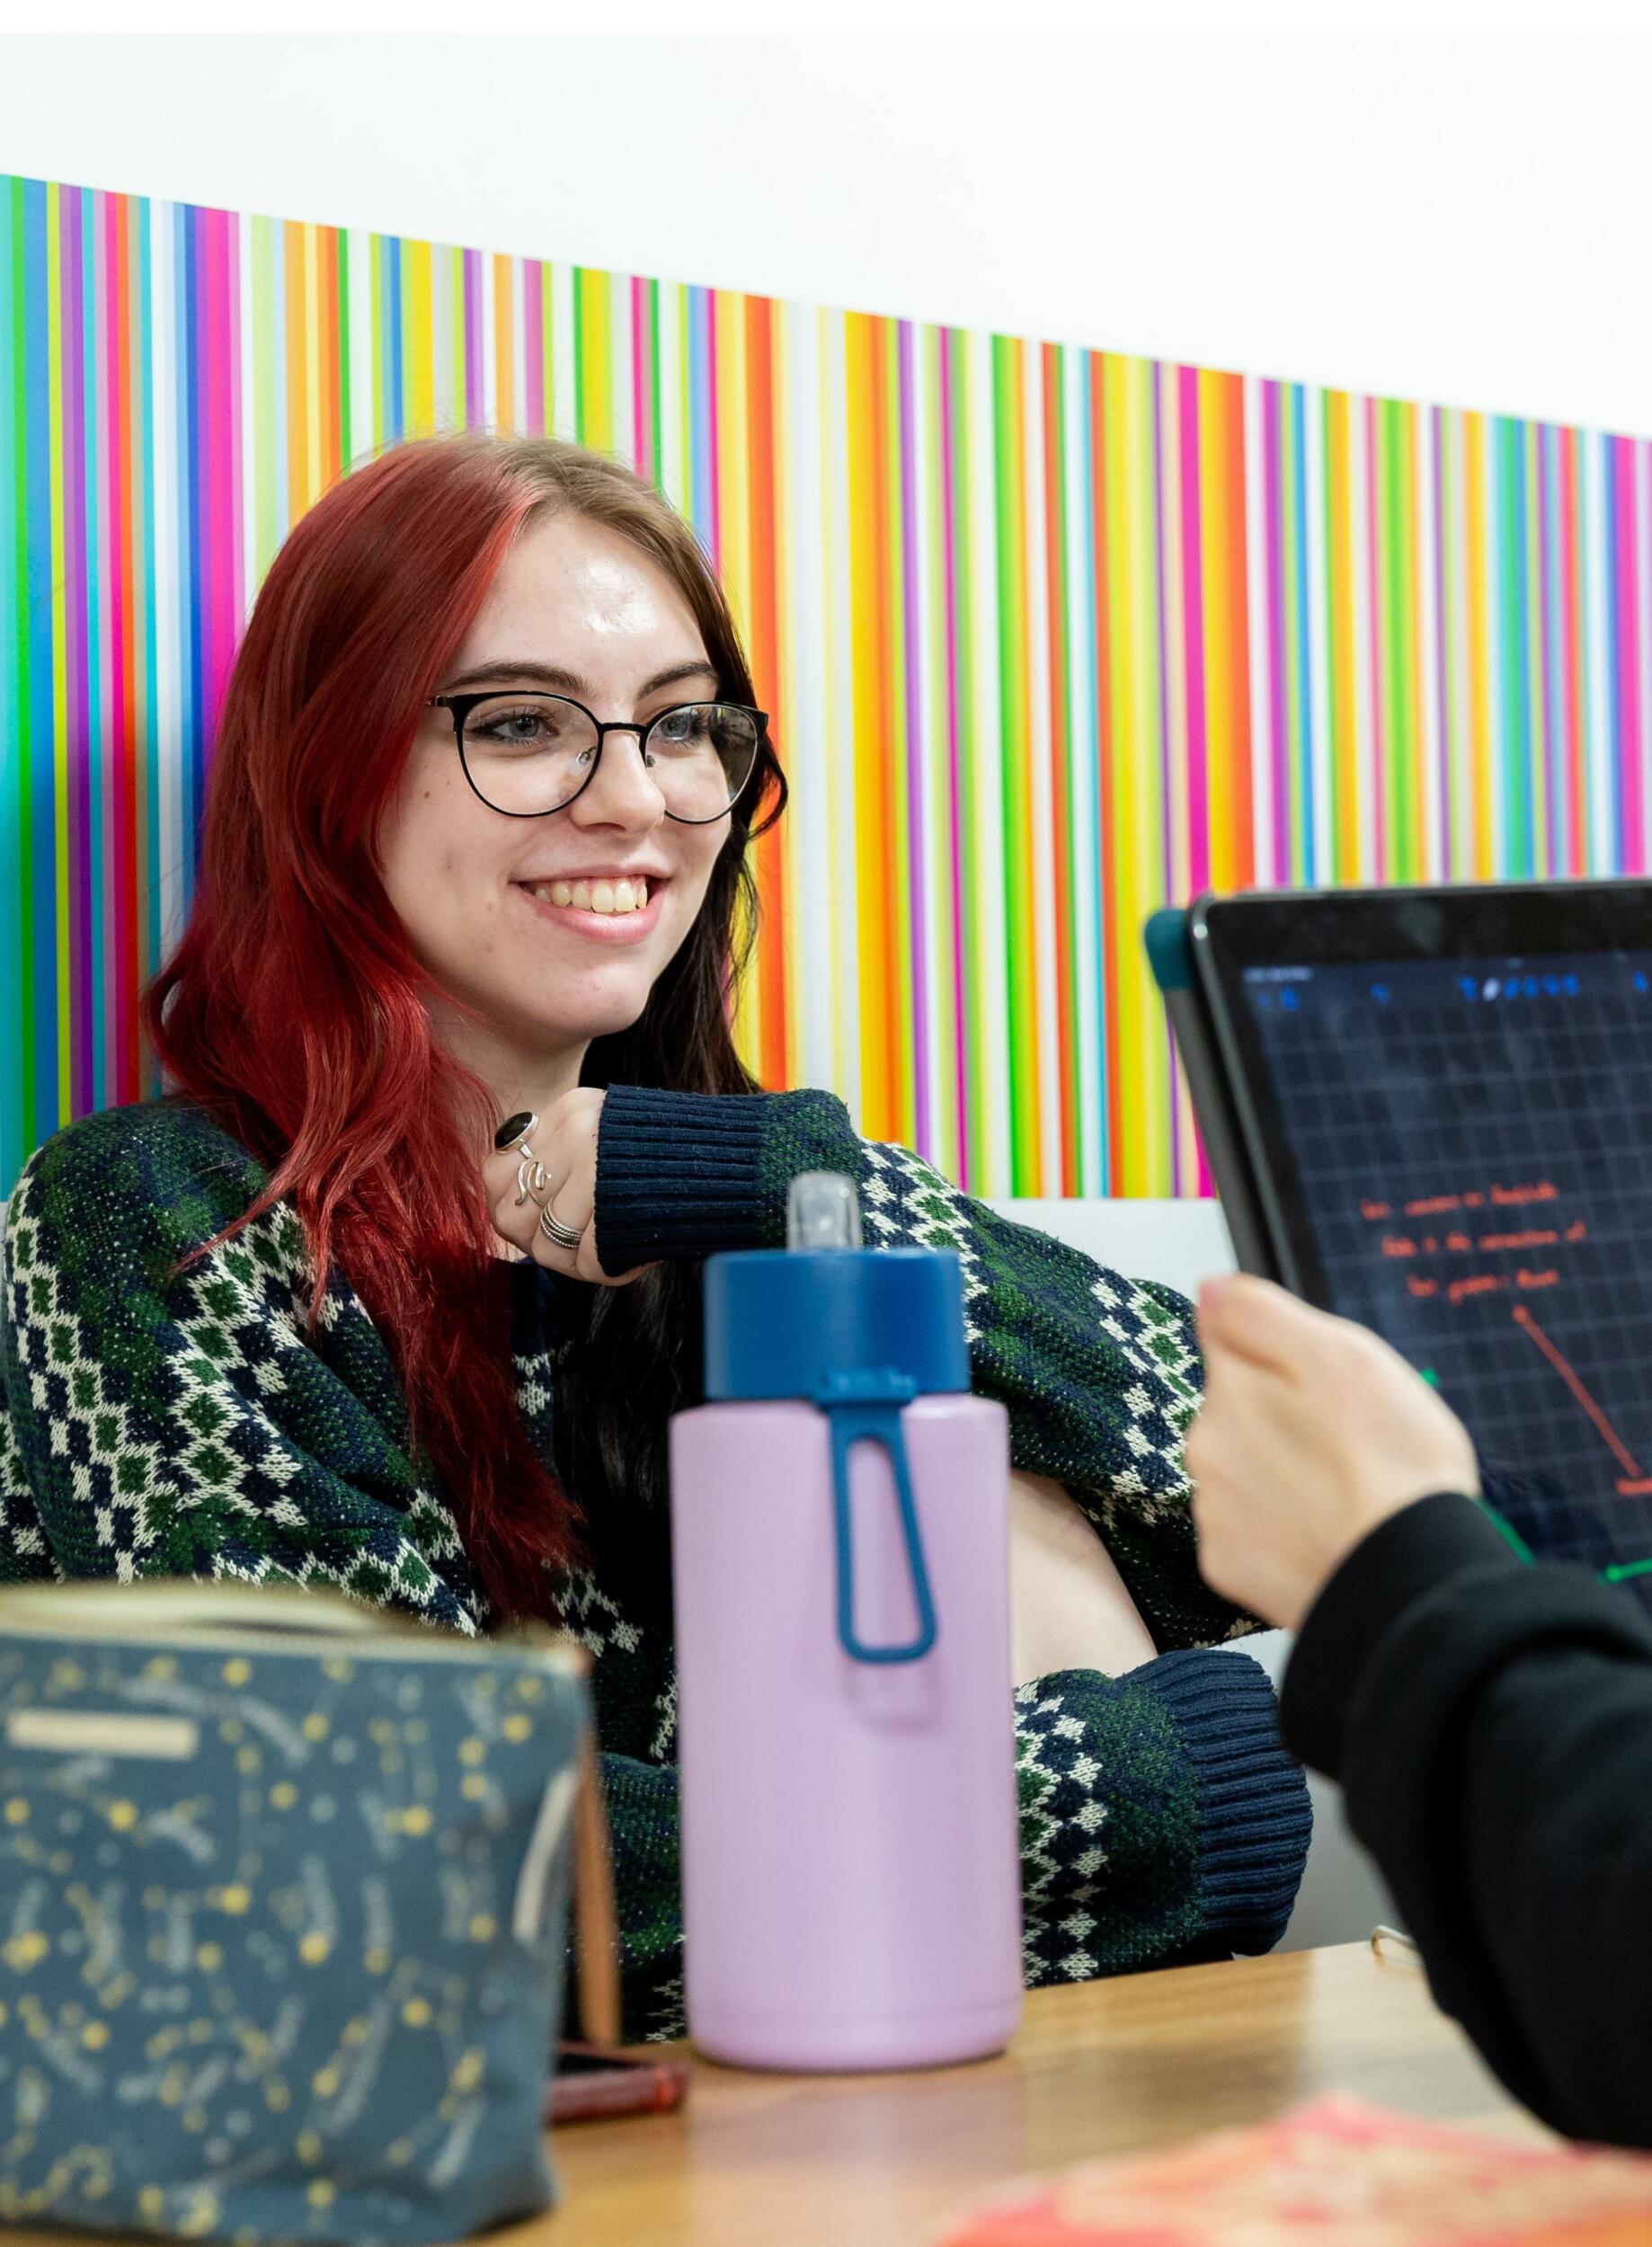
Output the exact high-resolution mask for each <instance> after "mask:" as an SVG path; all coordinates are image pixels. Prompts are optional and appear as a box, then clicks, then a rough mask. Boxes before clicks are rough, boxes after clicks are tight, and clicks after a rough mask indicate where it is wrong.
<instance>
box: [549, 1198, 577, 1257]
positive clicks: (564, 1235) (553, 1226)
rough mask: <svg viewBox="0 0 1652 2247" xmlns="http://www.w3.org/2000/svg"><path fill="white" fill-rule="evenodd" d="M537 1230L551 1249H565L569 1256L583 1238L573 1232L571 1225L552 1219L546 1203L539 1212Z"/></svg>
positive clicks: (557, 1218) (555, 1218) (558, 1218)
mask: <svg viewBox="0 0 1652 2247" xmlns="http://www.w3.org/2000/svg"><path fill="white" fill-rule="evenodd" d="M539 1230H540V1231H541V1232H542V1233H543V1234H544V1235H545V1237H546V1239H547V1240H548V1241H549V1242H550V1244H551V1246H552V1248H565V1249H567V1250H568V1252H569V1254H570V1255H572V1253H573V1250H574V1249H575V1248H578V1247H579V1245H580V1242H581V1241H582V1239H583V1238H584V1235H583V1234H582V1233H577V1232H575V1231H574V1230H573V1226H572V1225H564V1223H563V1221H562V1220H561V1218H560V1217H553V1216H552V1214H551V1205H550V1203H548V1202H547V1203H546V1205H545V1207H544V1208H543V1209H542V1210H541V1211H540V1212H539Z"/></svg>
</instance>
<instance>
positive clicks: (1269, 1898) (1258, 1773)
mask: <svg viewBox="0 0 1652 2247" xmlns="http://www.w3.org/2000/svg"><path fill="white" fill-rule="evenodd" d="M1135 1674H1136V1677H1137V1679H1138V1681H1139V1683H1142V1684H1145V1685H1150V1687H1151V1688H1152V1690H1153V1692H1155V1693H1157V1694H1158V1696H1159V1700H1160V1701H1163V1702H1164V1703H1165V1705H1166V1707H1167V1708H1168V1710H1170V1713H1171V1715H1172V1716H1173V1717H1174V1718H1175V1719H1176V1722H1177V1729H1178V1730H1179V1731H1180V1733H1181V1736H1182V1744H1183V1745H1184V1747H1185V1748H1186V1751H1187V1759H1188V1761H1189V1763H1191V1764H1192V1766H1193V1773H1194V1785H1195V1789H1196V1790H1197V1794H1198V1801H1199V1877H1200V1890H1201V1894H1202V1895H1203V1901H1204V1923H1205V1930H1206V1933H1207V1934H1208V1935H1209V1936H1210V1937H1212V1938H1213V1939H1214V1941H1216V1942H1217V1943H1219V1944H1221V1946H1222V1947H1223V1948H1225V1949H1230V1950H1244V1951H1258V1950H1268V1949H1272V1948H1273V1946H1274V1944H1275V1943H1276V1942H1277V1941H1279V1938H1280V1937H1281V1935H1283V1933H1284V1932H1285V1927H1286V1923H1288V1921H1289V1920H1290V1917H1291V1907H1292V1905H1293V1904H1294V1903H1295V1901H1296V1891H1297V1888H1298V1887H1299V1886H1300V1885H1301V1878H1302V1866H1303V1863H1304V1861H1305V1860H1306V1858H1307V1855H1308V1843H1309V1841H1310V1837H1311V1835H1312V1833H1313V1811H1312V1809H1311V1807H1310V1804H1309V1800H1308V1782H1307V1780H1306V1778H1305V1777H1304V1776H1303V1773H1302V1772H1301V1768H1300V1767H1299V1766H1298V1765H1297V1764H1295V1763H1292V1762H1291V1761H1290V1759H1289V1758H1288V1757H1287V1755H1286V1754H1285V1752H1284V1748H1283V1743H1282V1742H1281V1739H1280V1736H1279V1725H1278V1719H1277V1715H1276V1713H1275V1705H1274V1689H1273V1687H1272V1685H1271V1684H1270V1683H1268V1678H1267V1673H1266V1671H1265V1670H1264V1669H1263V1667H1262V1665H1260V1663H1258V1662H1256V1661H1253V1660H1252V1658H1251V1657H1250V1656H1249V1655H1246V1654H1236V1653H1232V1652H1230V1651H1227V1650H1224V1649H1215V1648H1203V1649H1201V1648H1188V1649H1186V1651H1184V1652H1181V1653H1177V1654H1161V1655H1160V1656H1159V1658H1158V1660H1157V1661H1156V1662H1154V1663H1153V1664H1152V1665H1150V1667H1149V1668H1147V1669H1143V1670H1141V1671H1138V1672H1137V1673H1135Z"/></svg>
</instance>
